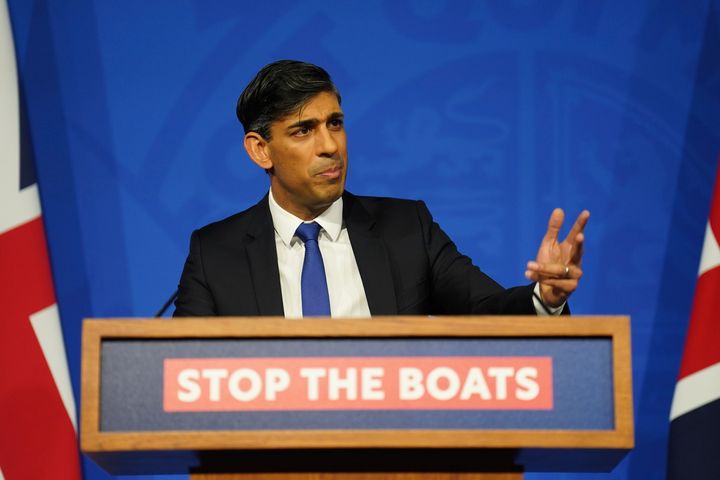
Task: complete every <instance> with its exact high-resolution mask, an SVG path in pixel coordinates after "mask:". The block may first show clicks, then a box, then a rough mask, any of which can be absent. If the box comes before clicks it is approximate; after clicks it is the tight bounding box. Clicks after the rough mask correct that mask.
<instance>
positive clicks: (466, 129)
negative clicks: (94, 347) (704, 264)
mask: <svg viewBox="0 0 720 480" xmlns="http://www.w3.org/2000/svg"><path fill="white" fill-rule="evenodd" d="M9 7H10V12H11V18H12V22H13V29H14V36H15V43H16V48H17V57H18V63H19V71H20V80H21V86H22V89H23V90H24V93H25V97H26V101H27V110H28V118H29V122H30V127H31V133H32V145H33V148H34V151H35V152H34V153H35V157H36V161H37V170H38V176H39V183H40V189H41V196H42V203H43V210H44V213H45V221H46V225H47V233H48V238H49V243H50V251H51V258H52V265H53V269H54V276H55V284H56V290H57V296H58V303H59V307H60V313H61V316H62V321H63V327H64V331H65V341H66V345H67V351H68V355H69V363H70V367H71V372H72V375H73V385H74V387H75V392H76V397H77V398H79V392H78V385H79V359H80V345H79V342H80V330H81V320H82V318H84V317H106V316H150V315H152V314H153V313H154V312H155V311H156V310H157V309H158V308H159V306H160V305H161V304H162V303H163V302H164V300H165V299H166V298H167V297H168V296H169V295H170V294H171V293H172V291H173V290H174V288H175V286H176V284H177V280H178V278H179V275H180V272H181V269H182V265H183V261H184V259H185V255H186V253H187V246H188V239H189V235H190V232H191V231H192V229H194V228H197V227H199V226H201V225H204V224H206V223H208V222H210V221H213V220H217V219H220V218H223V217H225V216H228V215H230V214H232V213H234V212H236V211H239V210H241V209H244V208H246V207H247V206H249V205H250V204H252V203H254V202H255V201H256V200H257V199H258V198H259V197H260V196H261V195H262V194H263V193H264V192H265V191H266V190H267V188H268V183H267V179H266V177H265V175H264V173H263V172H262V171H261V170H260V169H259V168H257V167H255V166H254V165H252V164H251V162H250V161H249V160H248V159H247V156H246V154H245V152H244V151H243V149H242V128H241V127H240V125H239V123H237V120H236V119H235V115H234V110H235V101H236V99H237V96H238V94H239V92H240V91H241V90H242V88H243V87H244V86H245V85H246V83H247V82H248V81H249V80H250V79H251V77H252V76H253V75H254V73H255V72H256V71H257V70H258V69H259V68H260V67H261V66H263V65H264V64H266V63H268V62H270V61H273V60H276V59H279V58H297V59H304V60H307V61H310V62H314V63H318V64H320V65H322V66H324V67H325V68H327V69H328V70H329V71H330V72H331V74H332V75H333V77H334V79H335V81H336V83H337V84H338V86H339V87H340V89H341V91H342V94H343V98H344V102H343V107H344V110H345V113H346V116H347V130H348V140H349V157H350V165H351V166H350V175H349V181H348V187H349V189H350V190H351V191H353V192H355V193H359V194H366V195H392V196H398V197H408V198H421V199H424V200H426V201H427V203H428V205H429V207H430V209H431V211H432V212H433V214H434V215H435V217H436V219H437V220H438V222H439V223H440V224H441V225H442V226H443V227H444V229H445V230H446V231H447V232H448V233H449V234H450V235H451V236H452V237H453V238H454V239H455V241H456V243H457V244H458V245H459V247H460V249H461V250H462V251H463V252H465V253H467V254H469V255H470V256H471V257H473V258H474V259H475V262H476V264H478V265H479V266H481V268H483V269H484V270H485V271H487V272H488V273H489V274H491V275H492V276H493V277H494V278H496V279H497V280H499V281H500V282H501V283H503V284H505V285H513V284H519V283H523V282H524V278H523V272H524V270H525V267H524V266H525V262H526V261H527V260H528V259H531V258H533V257H534V255H535V250H536V248H537V245H538V242H539V240H540V238H541V236H542V234H543V233H544V230H545V225H546V221H547V217H548V216H549V214H550V212H551V210H552V208H553V207H555V206H562V207H564V208H565V209H566V210H567V212H568V214H569V215H570V216H572V217H575V216H576V215H577V214H578V212H579V211H580V210H581V209H582V208H588V209H589V210H590V211H591V212H592V217H591V219H590V224H589V226H588V229H587V245H586V255H585V263H584V270H585V277H584V278H583V282H582V285H581V290H580V291H578V292H577V293H576V295H575V296H574V297H573V299H572V307H573V310H574V312H576V313H584V314H615V313H617V314H629V315H631V316H632V329H633V371H634V389H635V409H636V429H637V447H636V449H635V450H634V452H633V453H632V454H631V455H629V456H628V457H627V459H626V460H625V461H624V462H623V463H622V464H621V465H620V466H619V467H618V468H617V469H616V470H615V471H614V472H613V473H612V474H607V475H540V474H529V475H527V478H528V479H530V480H532V479H544V478H568V479H569V478H573V479H574V478H595V477H596V476H597V478H617V479H626V478H627V479H635V478H663V477H664V464H665V449H666V437H667V418H668V412H669V407H670V401H671V397H672V391H673V387H674V382H675V377H676V374H677V371H678V365H679V360H680V355H681V350H682V345H683V339H684V335H685V328H686V326H687V318H688V312H689V308H690V304H691V301H692V294H693V289H694V283H695V282H694V281H695V276H696V273H697V267H698V261H699V256H700V249H701V244H702V240H703V234H704V228H705V222H706V217H707V213H708V207H709V200H710V194H711V190H712V181H713V178H714V173H715V169H716V159H717V155H718V152H720V129H719V128H718V125H720V14H719V12H718V11H719V10H720V2H719V1H712V0H697V1H694V2H677V1H671V0H658V1H651V0H635V1H632V2H627V1H622V2H621V1H615V0H593V1H569V0H568V1H562V0H523V1H518V0H515V1H511V0H497V1H491V0H487V1H478V2H473V1H463V0H456V1H440V0H435V1H431V0H394V1H386V2H381V1H363V2H342V3H340V4H339V5H338V4H337V3H334V4H331V3H329V2H310V1H303V2H290V1H277V2H272V1H266V2H241V1H231V0H226V1H220V0H218V1H214V2H207V1H201V0H185V1H180V0H172V1H170V0H167V1H160V0H158V1H147V0H135V1H133V0H126V1H123V2H112V1H101V0H72V1H63V2H61V1H51V0H10V1H9ZM84 466H85V472H86V477H87V478H91V479H103V478H109V477H108V476H107V475H106V474H104V473H103V472H101V471H100V470H99V469H98V468H97V467H96V466H94V464H92V462H89V461H85V464H84Z"/></svg>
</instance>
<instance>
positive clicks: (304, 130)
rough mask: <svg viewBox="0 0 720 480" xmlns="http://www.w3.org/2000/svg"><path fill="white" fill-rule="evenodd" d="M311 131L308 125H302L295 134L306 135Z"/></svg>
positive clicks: (297, 135) (298, 135)
mask: <svg viewBox="0 0 720 480" xmlns="http://www.w3.org/2000/svg"><path fill="white" fill-rule="evenodd" d="M309 133H310V129H309V128H308V127H302V128H298V129H297V130H296V131H295V133H294V134H293V135H295V136H296V137H304V136H305V135H307V134H309Z"/></svg>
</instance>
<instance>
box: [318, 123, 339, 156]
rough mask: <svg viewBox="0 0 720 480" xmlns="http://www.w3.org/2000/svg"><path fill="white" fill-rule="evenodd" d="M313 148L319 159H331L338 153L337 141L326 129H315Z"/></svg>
mask: <svg viewBox="0 0 720 480" xmlns="http://www.w3.org/2000/svg"><path fill="white" fill-rule="evenodd" d="M315 147H316V150H317V155H318V156H319V157H332V156H333V155H335V153H337V151H338V144H337V140H336V139H335V137H334V136H333V135H332V132H331V131H330V130H328V128H327V127H321V128H318V129H317V135H316V137H315Z"/></svg>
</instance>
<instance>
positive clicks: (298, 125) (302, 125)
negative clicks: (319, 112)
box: [287, 118, 320, 130]
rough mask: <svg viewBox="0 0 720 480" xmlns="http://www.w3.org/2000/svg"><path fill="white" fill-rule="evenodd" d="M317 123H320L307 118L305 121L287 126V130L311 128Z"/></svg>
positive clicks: (314, 119)
mask: <svg viewBox="0 0 720 480" xmlns="http://www.w3.org/2000/svg"><path fill="white" fill-rule="evenodd" d="M318 123H320V122H318V120H317V119H316V118H308V119H307V120H300V121H299V122H295V123H293V124H292V125H288V126H287V130H292V129H294V128H312V127H314V126H316V125H317V124H318Z"/></svg>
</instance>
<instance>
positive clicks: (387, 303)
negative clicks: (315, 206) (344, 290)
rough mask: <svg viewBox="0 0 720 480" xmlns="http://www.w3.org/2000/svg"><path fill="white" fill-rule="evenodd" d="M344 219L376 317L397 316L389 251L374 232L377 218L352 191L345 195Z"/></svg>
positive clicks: (371, 311)
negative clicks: (375, 218)
mask: <svg viewBox="0 0 720 480" xmlns="http://www.w3.org/2000/svg"><path fill="white" fill-rule="evenodd" d="M343 217H344V219H345V225H346V226H347V229H348V235H349V236H350V243H351V244H352V249H353V253H354V254H355V261H356V262H357V266H358V270H359V271H360V278H362V282H363V287H364V289H365V296H366V297H367V301H368V306H369V307H370V313H371V314H372V315H396V314H397V301H396V299H395V285H394V283H393V276H392V270H391V268H390V261H389V259H388V254H387V250H386V249H385V245H384V244H383V241H382V239H381V238H380V237H378V235H377V234H376V233H375V232H374V231H373V227H374V225H375V220H374V218H373V217H372V216H371V215H370V214H369V213H368V211H367V210H365V208H363V206H362V205H361V204H360V202H358V200H357V198H356V197H355V196H354V195H352V194H351V193H349V192H345V194H344V196H343Z"/></svg>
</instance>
